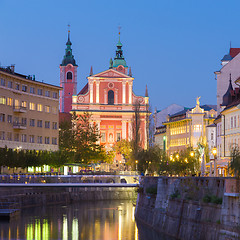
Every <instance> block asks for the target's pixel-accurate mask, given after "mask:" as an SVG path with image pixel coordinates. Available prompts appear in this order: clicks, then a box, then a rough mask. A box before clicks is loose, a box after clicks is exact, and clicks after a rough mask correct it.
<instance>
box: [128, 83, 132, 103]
mask: <svg viewBox="0 0 240 240" xmlns="http://www.w3.org/2000/svg"><path fill="white" fill-rule="evenodd" d="M128 86H129V90H128V94H129V104H132V82H129V83H128Z"/></svg>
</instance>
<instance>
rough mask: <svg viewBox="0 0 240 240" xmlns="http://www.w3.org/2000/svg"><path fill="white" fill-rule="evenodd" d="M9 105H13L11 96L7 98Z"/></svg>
mask: <svg viewBox="0 0 240 240" xmlns="http://www.w3.org/2000/svg"><path fill="white" fill-rule="evenodd" d="M7 105H8V106H12V105H13V99H12V98H10V97H8V98H7Z"/></svg>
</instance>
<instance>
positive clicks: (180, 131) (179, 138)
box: [163, 98, 217, 154]
mask: <svg viewBox="0 0 240 240" xmlns="http://www.w3.org/2000/svg"><path fill="white" fill-rule="evenodd" d="M216 114H217V112H216V106H215V105H203V106H200V105H199V98H197V104H196V107H195V108H191V109H184V110H182V111H180V112H178V113H176V114H173V115H170V116H168V118H167V121H166V122H164V123H163V124H164V125H165V126H166V150H167V153H168V154H172V153H174V152H179V151H181V150H184V149H186V148H187V147H192V148H197V144H198V143H199V142H203V143H206V142H207V130H206V126H208V125H210V124H212V123H213V121H214V119H215V118H216Z"/></svg>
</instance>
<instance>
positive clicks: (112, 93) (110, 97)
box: [108, 90, 114, 105]
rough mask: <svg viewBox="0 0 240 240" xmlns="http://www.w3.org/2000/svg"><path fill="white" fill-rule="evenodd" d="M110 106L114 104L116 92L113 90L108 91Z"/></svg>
mask: <svg viewBox="0 0 240 240" xmlns="http://www.w3.org/2000/svg"><path fill="white" fill-rule="evenodd" d="M108 104H111V105H113V104H114V92H113V90H109V91H108Z"/></svg>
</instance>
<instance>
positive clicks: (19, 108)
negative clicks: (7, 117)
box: [13, 106, 27, 113]
mask: <svg viewBox="0 0 240 240" xmlns="http://www.w3.org/2000/svg"><path fill="white" fill-rule="evenodd" d="M13 111H14V112H18V113H25V112H26V111H27V108H26V107H22V106H13Z"/></svg>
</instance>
